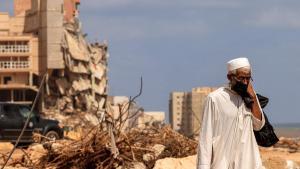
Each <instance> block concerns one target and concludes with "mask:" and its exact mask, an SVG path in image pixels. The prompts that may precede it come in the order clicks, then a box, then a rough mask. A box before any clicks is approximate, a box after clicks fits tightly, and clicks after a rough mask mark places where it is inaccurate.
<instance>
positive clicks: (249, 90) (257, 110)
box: [247, 81, 262, 120]
mask: <svg viewBox="0 0 300 169" xmlns="http://www.w3.org/2000/svg"><path fill="white" fill-rule="evenodd" d="M247 93H248V94H249V96H250V97H251V99H253V104H252V108H251V111H252V114H253V115H254V116H255V117H256V118H257V119H259V120H261V119H262V117H261V114H262V112H261V110H260V108H259V103H258V101H257V99H256V94H255V91H254V88H253V85H252V83H251V81H250V82H249V84H248V88H247Z"/></svg>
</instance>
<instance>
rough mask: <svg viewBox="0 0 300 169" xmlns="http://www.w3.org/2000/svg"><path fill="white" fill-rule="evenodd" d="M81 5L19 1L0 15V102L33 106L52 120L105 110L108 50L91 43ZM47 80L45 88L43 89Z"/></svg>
mask: <svg viewBox="0 0 300 169" xmlns="http://www.w3.org/2000/svg"><path fill="white" fill-rule="evenodd" d="M79 4H80V0H14V16H10V15H9V14H8V13H5V12H1V13H0V92H1V97H0V101H2V102H6V101H10V102H20V103H26V104H32V102H33V100H34V98H35V96H36V95H37V93H38V92H39V90H38V89H39V86H40V85H43V90H42V91H41V95H40V99H39V100H40V104H39V110H40V111H41V112H45V114H46V115H48V116H56V115H57V114H58V112H59V113H63V114H64V115H65V114H74V113H76V112H81V111H96V112H98V113H99V112H101V111H104V108H105V104H106V98H107V59H108V51H107V50H108V46H107V44H106V43H105V42H103V43H98V42H95V43H93V44H91V43H89V42H88V41H87V40H86V38H85V35H84V34H83V32H82V28H81V23H80V21H79V19H78V13H79V12H78V5H79ZM43 79H45V80H44V81H45V83H43V84H41V83H42V82H43Z"/></svg>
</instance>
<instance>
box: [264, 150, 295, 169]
mask: <svg viewBox="0 0 300 169" xmlns="http://www.w3.org/2000/svg"><path fill="white" fill-rule="evenodd" d="M260 153H261V157H262V160H263V163H264V166H265V167H266V168H267V169H285V168H286V165H287V162H286V161H287V160H292V161H294V162H295V163H297V164H298V165H300V152H296V153H289V152H288V151H287V150H286V149H276V148H260Z"/></svg>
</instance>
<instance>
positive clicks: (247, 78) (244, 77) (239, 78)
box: [233, 76, 253, 82]
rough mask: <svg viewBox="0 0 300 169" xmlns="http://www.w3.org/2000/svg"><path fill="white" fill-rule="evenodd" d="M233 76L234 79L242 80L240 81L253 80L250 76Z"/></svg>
mask: <svg viewBox="0 0 300 169" xmlns="http://www.w3.org/2000/svg"><path fill="white" fill-rule="evenodd" d="M233 77H234V78H235V80H237V81H240V82H242V81H245V80H246V81H250V80H251V81H253V79H252V77H251V76H239V77H237V76H233Z"/></svg>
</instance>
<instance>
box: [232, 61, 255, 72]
mask: <svg viewBox="0 0 300 169" xmlns="http://www.w3.org/2000/svg"><path fill="white" fill-rule="evenodd" d="M242 67H248V68H250V69H251V66H250V62H249V60H248V58H236V59H233V60H230V61H229V62H227V70H228V72H231V71H233V70H236V69H239V68H242Z"/></svg>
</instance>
